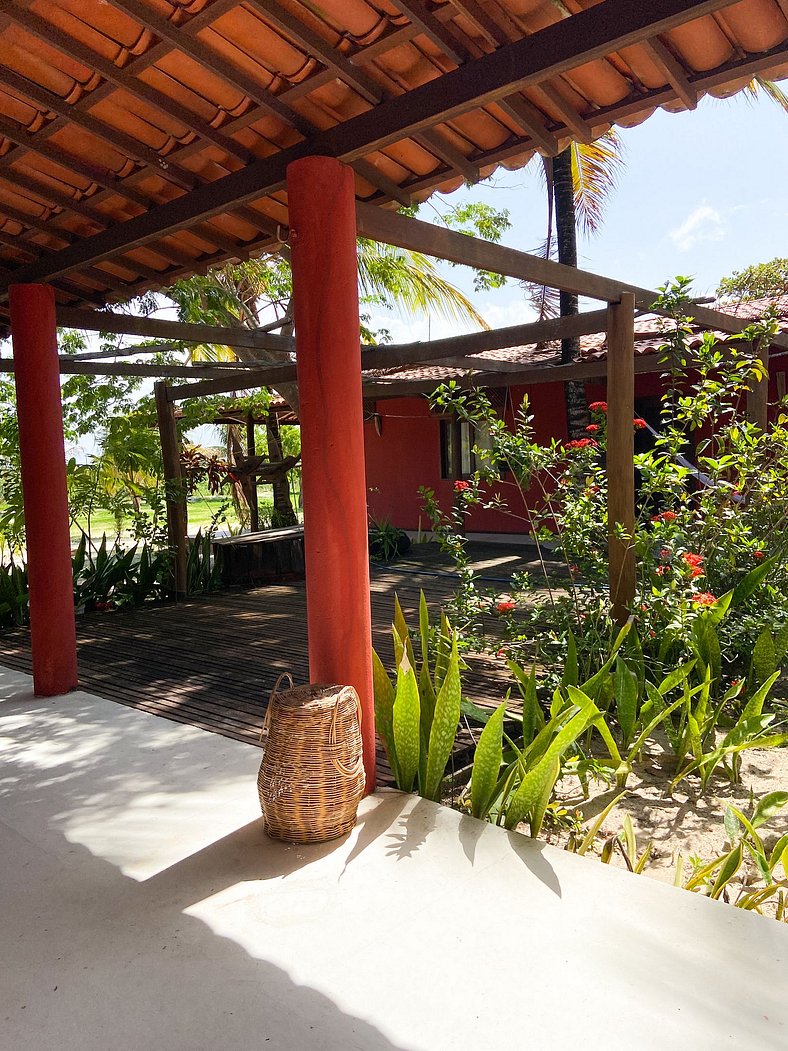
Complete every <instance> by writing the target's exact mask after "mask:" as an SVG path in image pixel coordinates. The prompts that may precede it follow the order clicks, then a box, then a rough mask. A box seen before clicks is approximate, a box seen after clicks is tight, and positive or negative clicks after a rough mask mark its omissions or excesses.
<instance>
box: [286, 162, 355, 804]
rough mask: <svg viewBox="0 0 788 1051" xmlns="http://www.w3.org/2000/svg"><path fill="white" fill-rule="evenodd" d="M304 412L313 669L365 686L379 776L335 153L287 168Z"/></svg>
mask: <svg viewBox="0 0 788 1051" xmlns="http://www.w3.org/2000/svg"><path fill="white" fill-rule="evenodd" d="M287 197H288V205H289V210H290V246H291V252H292V268H293V308H294V321H295V334H296V362H297V370H298V389H299V399H300V417H301V450H302V469H301V479H302V481H301V484H302V491H303V500H304V546H305V555H306V599H307V631H308V635H309V673H310V678H311V679H312V681H313V682H321V683H323V682H325V683H332V682H333V683H341V684H343V685H344V684H348V685H351V686H354V687H355V688H356V690H357V691H358V694H359V697H360V698H361V705H362V714H363V718H362V736H363V739H364V767H365V770H366V775H367V792H371V791H372V790H373V789H374V787H375V719H374V702H373V692H372V628H371V613H370V597H369V556H368V553H367V490H366V474H365V470H364V417H363V407H362V399H361V346H360V332H359V316H358V271H357V264H356V208H355V204H356V202H355V192H354V185H353V172H352V171H351V169H350V168H348V167H346V166H345V165H343V164H340V163H339V162H338V161H336V160H334V159H333V158H331V157H305V158H303V159H302V160H298V161H294V162H293V163H292V164H291V165H290V166H289V167H288V169H287Z"/></svg>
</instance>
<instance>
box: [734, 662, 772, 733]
mask: <svg viewBox="0 0 788 1051" xmlns="http://www.w3.org/2000/svg"><path fill="white" fill-rule="evenodd" d="M779 677H780V673H779V672H778V671H776V672H774V674H773V675H770V676H769V678H768V679H767V680H766V682H765V683H763V685H762V686H759V687H758V689H757V690H756V691H755V693H754V694H753V695H752V697H750V699H749V701H747V704H746V705H745V706H744V711H743V712H742V713H741V718H740V719H739V722H742V721H743V720H745V719H750V718H752V716H754V715H760V714H761V713H762V712H763V705H764V702H765V700H766V698H767V697H768V696H769V691H770V690H771V688H772V686H774V684H775V683H776V682H777V680H778V679H779Z"/></svg>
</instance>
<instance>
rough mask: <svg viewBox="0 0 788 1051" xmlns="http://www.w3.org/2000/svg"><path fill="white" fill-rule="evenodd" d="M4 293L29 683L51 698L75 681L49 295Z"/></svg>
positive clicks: (43, 289)
mask: <svg viewBox="0 0 788 1051" xmlns="http://www.w3.org/2000/svg"><path fill="white" fill-rule="evenodd" d="M9 300H10V305H11V335H12V338H13V344H14V382H15V384H16V404H17V414H18V416H19V448H20V457H21V463H22V493H23V497H24V504H25V537H26V546H27V566H28V575H29V581H30V633H31V638H32V649H33V689H34V690H35V693H36V696H38V697H51V696H54V695H56V694H60V693H67V692H68V691H69V690H73V689H74V687H75V686H76V685H77V639H76V631H75V626H74V590H73V584H72V576H71V539H70V535H69V517H68V496H67V492H66V454H65V448H64V443H63V409H62V404H61V399H60V374H59V369H58V360H57V330H56V323H55V297H54V293H53V291H52V289H51V288H50V287H49V286H48V285H11V287H10V289H9Z"/></svg>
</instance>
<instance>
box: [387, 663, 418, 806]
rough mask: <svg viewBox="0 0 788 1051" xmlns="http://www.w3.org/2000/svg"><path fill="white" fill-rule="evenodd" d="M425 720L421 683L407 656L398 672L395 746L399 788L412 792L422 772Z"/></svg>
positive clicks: (394, 711) (395, 706) (394, 714)
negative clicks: (415, 781) (422, 714)
mask: <svg viewBox="0 0 788 1051" xmlns="http://www.w3.org/2000/svg"><path fill="white" fill-rule="evenodd" d="M420 723H421V719H420V712H419V684H418V683H417V682H416V675H415V673H414V671H413V666H412V665H411V663H410V661H409V660H408V657H407V654H404V655H403V657H402V661H401V662H400V665H399V670H398V671H397V691H396V696H395V698H394V709H393V724H394V746H395V749H396V752H397V763H398V765H399V773H400V783H399V787H400V788H401V789H402V790H403V791H405V792H410V791H411V790H412V788H413V782H414V780H415V778H416V774H417V773H418V771H419V756H420V754H421V725H420Z"/></svg>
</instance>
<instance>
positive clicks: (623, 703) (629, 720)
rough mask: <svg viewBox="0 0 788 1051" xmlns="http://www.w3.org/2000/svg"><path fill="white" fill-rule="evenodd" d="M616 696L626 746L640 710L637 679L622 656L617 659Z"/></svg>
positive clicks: (632, 733) (618, 715)
mask: <svg viewBox="0 0 788 1051" xmlns="http://www.w3.org/2000/svg"><path fill="white" fill-rule="evenodd" d="M613 689H614V691H615V697H616V715H617V717H618V724H619V726H620V727H621V733H622V735H623V738H624V745H625V746H626V745H627V744H628V743H629V742H630V741H631V740H632V737H633V735H634V733H635V726H636V723H637V710H638V684H637V679H636V678H635V676H634V675H633V674H632V672H631V671H630V670H629V668H628V667H627V665H626V664H625V663H624V661H623V660H622V658H621V657H618V658H617V660H616V672H615V678H614V686H613Z"/></svg>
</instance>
